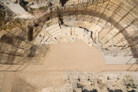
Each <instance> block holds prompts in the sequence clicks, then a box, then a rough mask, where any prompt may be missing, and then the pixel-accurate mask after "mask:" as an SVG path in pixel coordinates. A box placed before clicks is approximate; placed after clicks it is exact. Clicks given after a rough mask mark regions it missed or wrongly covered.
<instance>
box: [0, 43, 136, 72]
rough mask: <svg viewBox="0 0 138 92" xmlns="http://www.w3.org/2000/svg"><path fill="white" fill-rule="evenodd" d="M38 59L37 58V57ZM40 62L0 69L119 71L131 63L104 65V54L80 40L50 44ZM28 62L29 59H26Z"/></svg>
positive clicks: (134, 67) (132, 68)
mask: <svg viewBox="0 0 138 92" xmlns="http://www.w3.org/2000/svg"><path fill="white" fill-rule="evenodd" d="M38 60H39V59H38ZM40 61H41V62H42V64H36V65H35V64H30V65H29V64H26V65H23V66H21V65H19V66H18V65H16V66H14V67H9V66H4V67H0V70H6V69H7V70H8V71H12V70H18V71H19V70H21V71H66V70H79V71H84V72H109V71H111V72H113V71H115V72H118V71H119V72H120V71H127V69H129V68H130V67H131V66H132V65H131V64H128V65H126V64H124V65H123V64H122V65H121V64H120V65H106V64H105V59H104V56H102V54H101V52H100V51H99V50H98V49H97V48H96V47H90V46H89V45H87V44H86V43H85V42H83V41H82V40H78V41H75V42H73V43H60V44H54V45H51V46H50V51H49V52H48V53H47V54H46V56H45V57H42V58H41V60H39V61H37V60H36V62H40ZM28 62H29V61H28ZM137 68H138V65H136V64H135V65H134V66H132V67H131V68H130V69H129V71H130V70H131V71H134V70H136V69H137Z"/></svg>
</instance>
